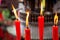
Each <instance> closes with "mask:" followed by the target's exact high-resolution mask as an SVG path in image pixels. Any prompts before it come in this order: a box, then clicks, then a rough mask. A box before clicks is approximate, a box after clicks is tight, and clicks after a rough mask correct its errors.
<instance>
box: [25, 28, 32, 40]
mask: <svg viewBox="0 0 60 40" xmlns="http://www.w3.org/2000/svg"><path fill="white" fill-rule="evenodd" d="M25 40H31V36H30V29H29V28H26V29H25Z"/></svg>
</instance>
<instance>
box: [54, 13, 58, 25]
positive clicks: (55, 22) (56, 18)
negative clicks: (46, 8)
mask: <svg viewBox="0 0 60 40" xmlns="http://www.w3.org/2000/svg"><path fill="white" fill-rule="evenodd" d="M57 23H58V16H57V13H56V14H55V16H54V24H56V25H57Z"/></svg>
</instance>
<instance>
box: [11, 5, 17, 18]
mask: <svg viewBox="0 0 60 40" xmlns="http://www.w3.org/2000/svg"><path fill="white" fill-rule="evenodd" d="M12 8H13V12H14V15H15V17H16V19H18V16H17V14H16V13H17V12H16V9H15V8H14V6H13V4H12Z"/></svg>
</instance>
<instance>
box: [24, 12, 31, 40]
mask: <svg viewBox="0 0 60 40" xmlns="http://www.w3.org/2000/svg"><path fill="white" fill-rule="evenodd" d="M26 14H27V16H26V29H25V40H31V38H30V37H31V35H30V28H29V27H28V24H29V23H28V17H29V11H27V13H26Z"/></svg>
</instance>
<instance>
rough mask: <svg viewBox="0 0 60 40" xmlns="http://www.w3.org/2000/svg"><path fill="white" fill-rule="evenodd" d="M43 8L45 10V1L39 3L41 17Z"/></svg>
mask: <svg viewBox="0 0 60 40" xmlns="http://www.w3.org/2000/svg"><path fill="white" fill-rule="evenodd" d="M44 8H45V0H42V1H41V11H40V15H43V11H44Z"/></svg>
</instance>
